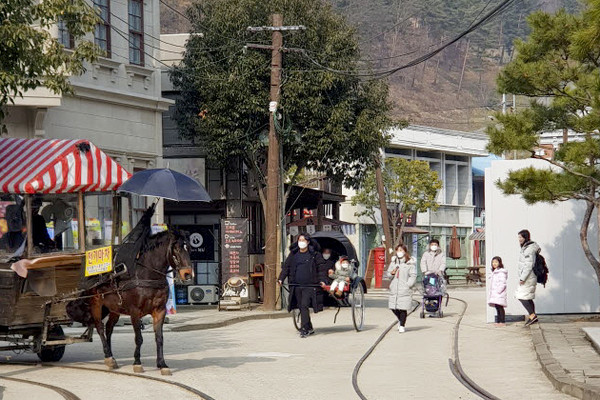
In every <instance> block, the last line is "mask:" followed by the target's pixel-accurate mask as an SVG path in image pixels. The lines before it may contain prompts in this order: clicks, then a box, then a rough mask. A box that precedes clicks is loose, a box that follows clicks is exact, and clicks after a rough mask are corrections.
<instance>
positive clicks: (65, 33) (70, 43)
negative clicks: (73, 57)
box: [57, 19, 75, 49]
mask: <svg viewBox="0 0 600 400" xmlns="http://www.w3.org/2000/svg"><path fill="white" fill-rule="evenodd" d="M57 25H58V42H59V43H60V44H62V45H63V46H65V49H72V48H73V47H75V41H74V40H73V35H71V33H70V32H69V28H68V27H67V23H66V22H65V20H64V19H59V20H58V24H57Z"/></svg>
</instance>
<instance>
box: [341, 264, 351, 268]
mask: <svg viewBox="0 0 600 400" xmlns="http://www.w3.org/2000/svg"><path fill="white" fill-rule="evenodd" d="M342 268H344V269H348V268H350V264H348V263H342Z"/></svg>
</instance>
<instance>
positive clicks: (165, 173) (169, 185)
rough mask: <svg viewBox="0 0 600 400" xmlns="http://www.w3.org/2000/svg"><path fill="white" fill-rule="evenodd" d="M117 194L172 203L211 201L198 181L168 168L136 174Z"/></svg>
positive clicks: (147, 170)
mask: <svg viewBox="0 0 600 400" xmlns="http://www.w3.org/2000/svg"><path fill="white" fill-rule="evenodd" d="M119 192H127V193H134V194H138V195H140V196H148V197H161V198H163V199H168V200H174V201H206V202H209V201H211V199H210V196H209V194H208V192H207V191H206V189H205V188H204V187H203V186H202V185H201V184H200V183H198V181H196V180H195V179H193V178H190V177H189V176H187V175H184V174H182V173H179V172H176V171H173V170H170V169H168V168H158V169H146V170H144V171H140V172H136V173H135V174H133V176H132V177H131V178H129V179H128V180H127V181H126V182H125V183H124V184H123V185H121V187H120V188H119Z"/></svg>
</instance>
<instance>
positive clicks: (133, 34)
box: [129, 0, 144, 65]
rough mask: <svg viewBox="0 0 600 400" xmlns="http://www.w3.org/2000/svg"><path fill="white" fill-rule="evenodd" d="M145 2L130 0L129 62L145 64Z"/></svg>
mask: <svg viewBox="0 0 600 400" xmlns="http://www.w3.org/2000/svg"><path fill="white" fill-rule="evenodd" d="M143 12H144V3H143V2H142V0H129V62H130V63H131V64H136V65H144V16H143Z"/></svg>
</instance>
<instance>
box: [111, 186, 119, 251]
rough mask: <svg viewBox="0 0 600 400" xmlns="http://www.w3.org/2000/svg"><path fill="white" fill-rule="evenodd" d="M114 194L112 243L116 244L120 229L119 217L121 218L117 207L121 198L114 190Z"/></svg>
mask: <svg viewBox="0 0 600 400" xmlns="http://www.w3.org/2000/svg"><path fill="white" fill-rule="evenodd" d="M112 196H113V197H112V230H111V234H110V245H111V246H114V245H115V238H116V237H117V229H118V222H117V219H118V218H119V210H118V209H117V208H118V204H119V198H118V197H117V194H116V193H115V192H112Z"/></svg>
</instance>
